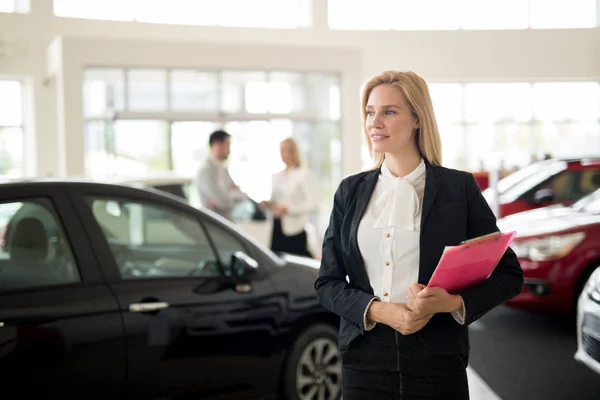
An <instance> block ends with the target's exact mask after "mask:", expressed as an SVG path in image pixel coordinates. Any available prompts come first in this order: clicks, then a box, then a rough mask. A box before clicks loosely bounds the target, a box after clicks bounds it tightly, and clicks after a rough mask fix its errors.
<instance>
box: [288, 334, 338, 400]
mask: <svg viewBox="0 0 600 400" xmlns="http://www.w3.org/2000/svg"><path fill="white" fill-rule="evenodd" d="M283 392H284V394H285V398H286V399H287V400H313V399H314V400H336V399H340V398H341V395H342V357H341V355H340V349H339V347H338V335H337V331H336V329H335V328H333V327H332V326H331V325H326V324H318V325H314V326H311V327H310V328H308V329H307V330H305V331H304V332H302V333H301V334H300V336H298V338H297V339H296V341H295V342H294V345H293V346H292V349H291V351H290V355H289V357H288V359H287V362H286V366H285V370H284V375H283Z"/></svg>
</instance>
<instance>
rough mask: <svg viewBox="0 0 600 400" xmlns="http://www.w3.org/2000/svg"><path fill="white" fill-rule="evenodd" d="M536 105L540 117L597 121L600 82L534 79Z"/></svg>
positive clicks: (536, 111)
mask: <svg viewBox="0 0 600 400" xmlns="http://www.w3.org/2000/svg"><path fill="white" fill-rule="evenodd" d="M533 107H534V115H535V118H536V119H538V120H544V121H576V120H580V121H597V120H599V119H600V84H598V83H597V82H560V83H534V84H533Z"/></svg>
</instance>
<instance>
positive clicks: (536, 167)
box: [483, 158, 600, 217]
mask: <svg viewBox="0 0 600 400" xmlns="http://www.w3.org/2000/svg"><path fill="white" fill-rule="evenodd" d="M598 188H600V158H596V159H577V160H558V159H550V160H544V161H539V162H536V163H534V164H531V165H529V166H527V167H525V168H523V169H520V170H518V171H516V172H514V173H512V174H510V175H508V176H507V177H505V178H503V179H501V180H500V181H499V182H498V185H497V191H495V190H494V189H493V188H488V189H486V190H484V191H483V195H484V197H485V198H486V200H487V201H488V203H489V204H490V206H491V207H492V210H494V211H495V212H496V215H498V217H505V216H508V215H511V214H516V213H519V212H522V211H528V210H533V209H536V208H542V207H547V206H550V205H553V204H564V205H570V204H572V203H573V202H574V201H576V200H577V199H580V198H581V197H583V196H585V195H587V194H589V193H592V192H593V191H594V190H596V189H598ZM496 193H497V194H496Z"/></svg>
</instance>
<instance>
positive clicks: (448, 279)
mask: <svg viewBox="0 0 600 400" xmlns="http://www.w3.org/2000/svg"><path fill="white" fill-rule="evenodd" d="M516 235H517V232H507V233H500V232H495V233H491V234H489V235H484V236H480V237H478V238H474V239H471V240H467V241H465V242H463V243H461V244H460V245H459V246H454V247H447V248H446V249H445V250H444V253H443V254H442V257H441V258H440V261H439V263H438V266H437V268H436V269H435V271H434V272H433V275H432V276H431V279H430V280H429V284H428V285H427V286H429V287H433V286H437V287H442V288H444V289H446V291H447V292H448V293H456V292H457V291H459V290H461V289H464V288H466V287H469V286H471V285H474V284H476V283H479V282H482V281H484V280H486V279H487V278H488V277H489V276H490V275H491V274H492V272H493V271H494V268H496V265H498V262H499V261H500V258H502V256H503V255H504V253H505V252H506V250H507V249H508V246H510V243H511V242H512V241H513V239H514V238H515V236H516Z"/></svg>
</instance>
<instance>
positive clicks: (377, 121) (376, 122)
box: [371, 114, 383, 128]
mask: <svg viewBox="0 0 600 400" xmlns="http://www.w3.org/2000/svg"><path fill="white" fill-rule="evenodd" d="M371 126H373V128H380V127H382V126H383V119H382V118H381V116H380V114H375V115H374V116H373V119H372V120H371Z"/></svg>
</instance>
